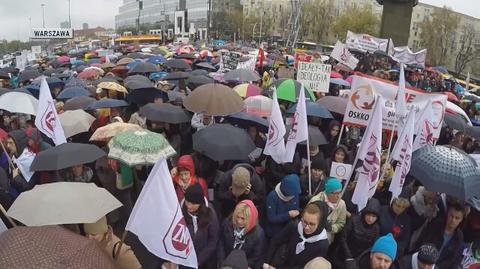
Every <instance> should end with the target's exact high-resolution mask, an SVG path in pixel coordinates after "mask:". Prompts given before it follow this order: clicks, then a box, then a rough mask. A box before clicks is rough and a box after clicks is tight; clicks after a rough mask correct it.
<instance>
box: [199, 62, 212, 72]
mask: <svg viewBox="0 0 480 269" xmlns="http://www.w3.org/2000/svg"><path fill="white" fill-rule="evenodd" d="M195 66H197V67H198V68H203V69H206V70H210V71H217V68H215V66H213V65H211V64H209V63H207V62H200V63H196V64H195Z"/></svg>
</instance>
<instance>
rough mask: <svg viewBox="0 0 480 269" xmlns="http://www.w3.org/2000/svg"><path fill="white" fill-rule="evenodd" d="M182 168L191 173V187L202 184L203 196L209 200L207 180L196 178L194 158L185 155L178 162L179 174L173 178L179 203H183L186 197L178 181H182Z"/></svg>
mask: <svg viewBox="0 0 480 269" xmlns="http://www.w3.org/2000/svg"><path fill="white" fill-rule="evenodd" d="M180 168H184V169H187V170H188V171H190V184H189V186H192V185H195V184H196V183H198V184H200V186H201V187H202V190H203V195H205V197H206V198H207V199H208V186H207V182H206V181H205V179H203V178H200V177H197V176H195V164H194V163H193V159H192V156H190V155H183V156H181V157H180V158H179V159H178V161H177V174H176V175H175V176H174V177H173V185H174V186H175V192H176V193H177V198H178V201H182V200H183V198H184V196H185V192H184V191H183V189H182V188H181V187H180V185H179V184H178V181H179V180H180V179H179V174H180V171H179V170H180Z"/></svg>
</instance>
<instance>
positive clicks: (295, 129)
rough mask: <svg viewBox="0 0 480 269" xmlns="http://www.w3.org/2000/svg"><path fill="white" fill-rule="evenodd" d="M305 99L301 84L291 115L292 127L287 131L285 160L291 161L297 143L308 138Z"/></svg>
mask: <svg viewBox="0 0 480 269" xmlns="http://www.w3.org/2000/svg"><path fill="white" fill-rule="evenodd" d="M305 102H306V100H305V89H304V87H303V86H302V89H301V90H300V94H299V97H298V101H297V109H296V111H295V114H294V115H293V122H292V127H291V128H290V132H289V133H288V139H287V144H286V146H285V162H286V163H290V162H292V161H293V156H294V155H295V149H296V148H297V144H298V143H300V142H303V141H305V140H307V139H308V122H307V107H306V103H305Z"/></svg>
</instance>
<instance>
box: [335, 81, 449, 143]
mask: <svg viewBox="0 0 480 269" xmlns="http://www.w3.org/2000/svg"><path fill="white" fill-rule="evenodd" d="M397 92H398V85H395V84H393V83H389V82H387V81H382V80H379V79H376V78H374V77H370V76H358V75H355V76H354V77H353V81H352V87H351V90H350V94H349V96H348V103H347V109H346V111H345V116H344V121H343V122H344V124H347V125H356V126H367V123H368V120H369V119H370V117H371V116H372V113H373V108H374V107H375V101H376V100H378V99H379V98H378V96H381V97H382V98H381V100H382V101H383V105H382V107H383V109H382V115H383V122H382V125H383V129H384V130H393V129H394V125H395V124H396V123H395V120H396V117H395V99H396V95H397ZM405 95H406V96H405V100H406V102H407V109H408V110H409V111H410V110H412V109H414V110H415V111H416V114H415V117H416V118H420V116H421V115H420V114H421V112H422V111H423V109H424V108H425V106H426V105H427V103H428V100H429V99H430V100H431V106H432V109H433V113H434V118H433V119H432V121H431V126H432V128H433V130H432V135H433V138H434V139H438V137H439V136H440V130H441V128H442V124H443V119H444V116H445V108H446V103H447V96H446V95H443V94H431V93H425V92H422V91H420V90H416V89H412V88H407V89H406V90H405ZM417 123H419V121H417ZM417 127H418V126H415V129H417ZM396 131H397V130H396Z"/></svg>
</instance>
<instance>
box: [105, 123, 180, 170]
mask: <svg viewBox="0 0 480 269" xmlns="http://www.w3.org/2000/svg"><path fill="white" fill-rule="evenodd" d="M108 147H109V149H110V151H109V152H108V157H109V158H112V159H115V160H118V161H121V162H123V163H125V164H127V165H128V166H134V165H140V164H155V163H156V162H157V161H158V160H159V159H160V158H162V157H170V156H172V155H175V154H176V153H175V150H174V149H173V148H172V146H170V144H169V143H168V141H167V139H166V138H165V137H164V136H163V135H161V134H157V133H154V132H150V131H148V130H140V131H133V132H132V131H128V132H124V133H121V134H118V135H116V136H114V137H113V138H112V140H110V142H109V143H108Z"/></svg>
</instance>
